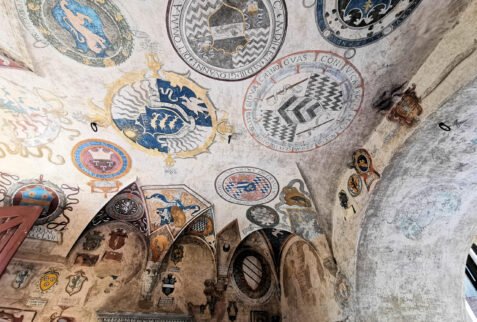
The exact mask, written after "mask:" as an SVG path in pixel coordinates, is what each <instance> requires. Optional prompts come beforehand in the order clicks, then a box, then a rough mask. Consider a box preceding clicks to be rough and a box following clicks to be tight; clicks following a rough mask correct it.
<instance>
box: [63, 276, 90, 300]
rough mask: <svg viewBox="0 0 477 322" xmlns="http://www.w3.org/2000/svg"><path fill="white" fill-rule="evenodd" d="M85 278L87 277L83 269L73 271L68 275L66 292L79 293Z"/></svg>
mask: <svg viewBox="0 0 477 322" xmlns="http://www.w3.org/2000/svg"><path fill="white" fill-rule="evenodd" d="M87 280H88V278H87V277H86V275H85V273H84V272H83V271H78V272H75V274H74V275H70V276H68V285H66V293H68V294H69V295H70V296H72V295H73V294H76V293H79V292H80V291H81V289H82V288H83V284H84V282H86V281H87Z"/></svg>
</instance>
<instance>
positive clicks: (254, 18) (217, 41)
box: [167, 0, 287, 80]
mask: <svg viewBox="0 0 477 322" xmlns="http://www.w3.org/2000/svg"><path fill="white" fill-rule="evenodd" d="M167 12H168V13H167V30H168V33H169V38H170V40H171V42H172V44H173V46H174V48H175V50H176V51H177V53H178V54H179V56H181V58H182V59H183V60H184V61H185V62H186V63H187V64H188V65H189V66H190V67H191V68H193V69H194V70H195V71H197V72H199V73H201V74H203V75H205V76H208V77H211V78H215V79H221V80H240V79H245V78H248V77H251V76H253V75H255V74H256V73H257V72H259V71H260V70H261V69H262V68H264V67H265V66H266V65H268V64H269V63H270V62H271V61H272V60H273V58H274V57H275V56H276V54H277V53H278V51H279V50H280V48H281V46H282V43H283V40H284V38H285V34H286V28H287V11H286V6H285V2H284V1H283V0H275V1H271V0H229V1H222V0H205V1H196V0H170V1H169V6H168V10H167Z"/></svg>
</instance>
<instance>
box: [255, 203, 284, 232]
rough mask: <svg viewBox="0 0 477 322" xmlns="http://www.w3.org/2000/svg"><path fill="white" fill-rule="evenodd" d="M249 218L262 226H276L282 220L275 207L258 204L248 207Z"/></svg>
mask: <svg viewBox="0 0 477 322" xmlns="http://www.w3.org/2000/svg"><path fill="white" fill-rule="evenodd" d="M247 219H248V220H249V221H251V222H252V223H254V224H255V225H258V226H260V227H262V228H272V227H275V226H276V225H278V223H279V221H280V218H279V217H278V214H277V212H276V211H275V209H273V208H271V207H268V206H265V205H256V206H252V207H250V208H248V209H247Z"/></svg>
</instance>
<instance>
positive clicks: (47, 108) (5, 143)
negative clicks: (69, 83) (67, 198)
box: [0, 77, 80, 164]
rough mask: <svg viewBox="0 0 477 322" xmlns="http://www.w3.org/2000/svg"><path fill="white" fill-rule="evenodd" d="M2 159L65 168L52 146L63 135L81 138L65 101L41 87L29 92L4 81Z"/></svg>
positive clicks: (0, 91) (0, 93)
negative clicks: (42, 162) (45, 161)
mask: <svg viewBox="0 0 477 322" xmlns="http://www.w3.org/2000/svg"><path fill="white" fill-rule="evenodd" d="M0 111H1V113H0V122H1V124H2V126H1V127H0V137H1V138H0V140H1V141H0V158H5V157H6V156H7V155H10V154H11V155H20V156H22V157H25V158H43V157H45V158H47V159H48V161H50V162H51V163H54V164H64V163H65V158H64V155H60V154H58V152H55V149H54V147H53V145H52V143H53V142H54V141H55V139H56V138H57V137H58V136H59V135H60V134H63V135H65V134H66V135H69V138H70V140H73V139H74V138H76V137H78V136H79V135H80V131H79V130H77V129H75V128H74V126H73V121H72V120H71V119H70V118H69V117H68V113H67V110H66V106H65V105H64V103H63V101H62V100H61V97H59V96H58V95H56V94H55V93H53V92H51V91H49V90H45V89H41V88H38V87H33V88H27V87H24V86H23V85H20V84H17V83H14V82H12V81H9V80H7V79H6V78H3V77H0Z"/></svg>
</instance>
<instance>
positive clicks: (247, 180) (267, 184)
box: [215, 167, 279, 206]
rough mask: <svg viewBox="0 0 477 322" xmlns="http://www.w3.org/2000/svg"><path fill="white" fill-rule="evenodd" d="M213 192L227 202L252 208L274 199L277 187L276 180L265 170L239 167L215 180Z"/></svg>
mask: <svg viewBox="0 0 477 322" xmlns="http://www.w3.org/2000/svg"><path fill="white" fill-rule="evenodd" d="M215 190H216V191H217V193H218V194H219V196H220V197H222V198H223V199H225V200H227V201H228V202H231V203H236V204H239V205H246V206H253V205H258V204H264V203H267V202H270V201H272V200H273V199H275V197H276V196H277V194H278V190H279V185H278V181H277V179H275V177H274V176H273V175H271V174H270V173H268V172H267V171H265V170H261V169H258V168H253V167H240V168H232V169H228V170H226V171H224V172H222V173H221V174H220V175H219V176H218V177H217V179H215Z"/></svg>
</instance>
